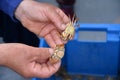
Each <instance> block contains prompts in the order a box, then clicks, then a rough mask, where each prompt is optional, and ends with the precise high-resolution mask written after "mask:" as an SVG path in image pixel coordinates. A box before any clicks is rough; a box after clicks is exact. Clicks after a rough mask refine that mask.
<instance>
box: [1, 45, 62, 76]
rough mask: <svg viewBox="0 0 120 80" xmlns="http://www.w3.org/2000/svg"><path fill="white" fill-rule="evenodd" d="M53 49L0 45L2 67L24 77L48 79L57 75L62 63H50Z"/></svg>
mask: <svg viewBox="0 0 120 80" xmlns="http://www.w3.org/2000/svg"><path fill="white" fill-rule="evenodd" d="M52 54H53V49H52V48H37V47H32V46H27V45H24V44H19V43H6V44H0V66H1V65H2V66H6V67H9V68H11V69H12V70H14V71H16V72H17V73H19V74H21V75H22V76H24V77H29V78H30V77H38V78H47V77H50V76H51V75H53V74H54V73H56V72H57V71H58V69H59V67H60V64H61V63H60V62H58V63H57V64H53V65H51V64H50V63H49V61H48V59H49V57H50V56H51V55H52Z"/></svg>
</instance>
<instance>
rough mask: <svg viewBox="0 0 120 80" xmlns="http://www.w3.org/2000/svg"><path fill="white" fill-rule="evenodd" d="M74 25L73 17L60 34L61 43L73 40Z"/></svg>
mask: <svg viewBox="0 0 120 80" xmlns="http://www.w3.org/2000/svg"><path fill="white" fill-rule="evenodd" d="M75 23H76V20H74V17H73V19H72V20H71V21H70V22H69V23H67V25H66V29H65V30H64V31H63V32H62V34H61V38H62V40H63V41H67V40H71V39H73V37H74V33H75V27H74V24H75Z"/></svg>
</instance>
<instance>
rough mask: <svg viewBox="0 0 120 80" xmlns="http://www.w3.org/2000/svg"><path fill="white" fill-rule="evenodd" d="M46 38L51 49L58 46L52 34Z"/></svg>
mask: <svg viewBox="0 0 120 80" xmlns="http://www.w3.org/2000/svg"><path fill="white" fill-rule="evenodd" d="M44 38H45V40H46V42H47V43H48V45H49V46H50V47H52V48H54V47H55V46H56V44H55V42H54V40H53V38H52V36H51V34H47V35H46V36H45V37H44Z"/></svg>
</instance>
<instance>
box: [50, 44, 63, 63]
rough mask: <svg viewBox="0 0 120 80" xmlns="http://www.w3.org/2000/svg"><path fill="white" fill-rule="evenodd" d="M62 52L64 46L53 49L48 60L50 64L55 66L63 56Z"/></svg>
mask: <svg viewBox="0 0 120 80" xmlns="http://www.w3.org/2000/svg"><path fill="white" fill-rule="evenodd" d="M64 52H65V49H64V45H57V46H56V47H55V50H54V54H53V55H52V56H51V57H50V59H49V61H50V63H52V64H55V63H57V62H58V61H60V60H61V59H62V58H63V56H64Z"/></svg>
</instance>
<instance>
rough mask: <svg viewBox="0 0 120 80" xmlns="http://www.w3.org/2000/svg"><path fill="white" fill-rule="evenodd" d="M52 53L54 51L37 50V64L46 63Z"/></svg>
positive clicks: (46, 49) (49, 49) (48, 49)
mask: <svg viewBox="0 0 120 80" xmlns="http://www.w3.org/2000/svg"><path fill="white" fill-rule="evenodd" d="M53 52H54V50H53V49H52V48H38V50H37V55H36V57H37V58H36V59H37V62H40V63H43V62H46V61H47V60H48V59H49V58H50V56H51V55H52V54H53Z"/></svg>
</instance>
